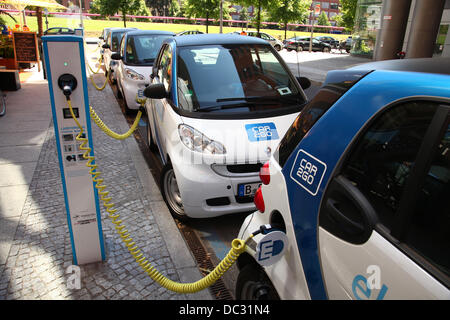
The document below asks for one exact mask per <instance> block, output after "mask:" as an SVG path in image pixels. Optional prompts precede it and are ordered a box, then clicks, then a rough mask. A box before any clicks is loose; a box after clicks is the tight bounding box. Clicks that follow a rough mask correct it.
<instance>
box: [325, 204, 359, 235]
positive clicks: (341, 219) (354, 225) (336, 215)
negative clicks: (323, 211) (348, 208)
mask: <svg viewBox="0 0 450 320" xmlns="http://www.w3.org/2000/svg"><path fill="white" fill-rule="evenodd" d="M338 205H339V202H338V201H336V200H334V199H331V198H328V199H327V202H326V207H327V210H328V212H329V213H330V215H329V216H330V218H332V219H333V220H334V221H335V222H336V223H338V224H339V225H340V226H341V227H342V228H345V229H346V231H347V232H351V233H353V234H359V233H363V232H364V225H363V224H362V223H359V222H356V221H354V220H352V219H350V218H349V217H348V216H347V215H346V214H345V213H342V211H341V210H339V208H338Z"/></svg>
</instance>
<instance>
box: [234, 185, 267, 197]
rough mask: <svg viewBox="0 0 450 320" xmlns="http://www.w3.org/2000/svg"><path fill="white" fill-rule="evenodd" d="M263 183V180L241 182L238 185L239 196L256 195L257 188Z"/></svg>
mask: <svg viewBox="0 0 450 320" xmlns="http://www.w3.org/2000/svg"><path fill="white" fill-rule="evenodd" d="M261 184H262V183H261V182H255V183H245V184H240V185H239V186H238V196H239V197H246V196H254V195H255V193H256V190H258V188H259V187H260V186H261Z"/></svg>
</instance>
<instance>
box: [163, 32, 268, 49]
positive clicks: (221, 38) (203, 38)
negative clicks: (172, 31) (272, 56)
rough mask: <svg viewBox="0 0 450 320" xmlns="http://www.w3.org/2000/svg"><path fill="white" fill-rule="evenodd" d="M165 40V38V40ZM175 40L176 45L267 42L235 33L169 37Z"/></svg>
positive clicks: (266, 43)
mask: <svg viewBox="0 0 450 320" xmlns="http://www.w3.org/2000/svg"><path fill="white" fill-rule="evenodd" d="M166 41H167V40H166ZM170 41H175V42H176V44H177V46H180V47H183V46H201V45H212V44H263V45H268V42H267V41H265V40H262V39H260V38H255V37H248V36H241V35H237V34H195V35H185V36H182V37H176V38H173V39H170Z"/></svg>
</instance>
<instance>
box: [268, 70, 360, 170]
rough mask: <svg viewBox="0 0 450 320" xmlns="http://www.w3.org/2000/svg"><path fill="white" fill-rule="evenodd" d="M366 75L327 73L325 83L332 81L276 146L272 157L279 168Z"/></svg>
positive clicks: (303, 111)
mask: <svg viewBox="0 0 450 320" xmlns="http://www.w3.org/2000/svg"><path fill="white" fill-rule="evenodd" d="M366 73H367V72H365V71H334V72H329V73H328V76H327V81H330V79H331V80H332V81H331V82H328V83H326V84H325V85H324V87H322V89H320V91H319V92H318V93H317V95H316V96H315V97H314V98H313V100H311V102H309V103H308V104H307V105H306V107H305V108H304V109H303V110H302V112H301V113H300V114H299V115H298V117H297V118H296V119H295V121H294V122H293V123H292V125H291V127H290V128H289V129H288V131H287V132H286V134H285V135H284V137H283V139H282V140H281V142H280V144H279V145H278V148H277V150H276V152H275V153H274V157H275V159H276V160H277V161H278V163H279V164H280V166H281V167H283V166H284V165H285V164H286V161H287V160H288V159H289V156H290V155H291V154H292V152H293V151H294V150H295V149H296V147H297V145H298V144H299V143H300V141H301V140H302V139H303V137H304V136H305V135H306V134H307V133H308V132H309V130H311V128H312V127H313V126H314V124H315V123H316V122H317V121H319V119H320V118H321V117H322V116H323V115H324V114H325V113H326V112H327V111H328V110H329V109H330V108H331V106H332V105H333V104H334V103H335V102H336V101H337V100H338V99H339V98H340V97H341V96H342V95H343V94H344V93H345V92H347V91H348V90H349V89H350V88H351V87H352V86H353V85H354V84H355V83H356V82H357V81H359V79H361V78H362V77H363V75H364V74H366ZM347 79H351V80H347Z"/></svg>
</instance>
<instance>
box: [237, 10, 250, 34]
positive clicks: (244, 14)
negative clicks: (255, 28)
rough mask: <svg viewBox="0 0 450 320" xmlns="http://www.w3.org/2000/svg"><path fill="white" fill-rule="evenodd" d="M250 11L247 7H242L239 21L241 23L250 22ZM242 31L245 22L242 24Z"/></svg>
mask: <svg viewBox="0 0 450 320" xmlns="http://www.w3.org/2000/svg"><path fill="white" fill-rule="evenodd" d="M249 18H250V17H249V15H248V10H247V8H246V7H242V9H241V11H240V12H239V20H241V21H248V19H249ZM245 25H248V22H246V23H245ZM242 29H244V22H243V23H242Z"/></svg>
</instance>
